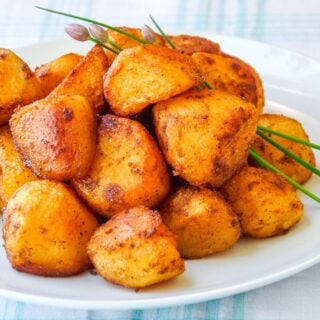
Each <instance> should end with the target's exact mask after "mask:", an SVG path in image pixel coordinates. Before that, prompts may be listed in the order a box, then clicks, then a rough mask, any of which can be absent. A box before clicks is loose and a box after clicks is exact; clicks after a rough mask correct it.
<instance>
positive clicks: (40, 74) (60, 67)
mask: <svg viewBox="0 0 320 320" xmlns="http://www.w3.org/2000/svg"><path fill="white" fill-rule="evenodd" d="M81 58H82V56H80V55H79V54H75V53H67V54H64V55H62V56H61V57H59V58H57V59H54V60H52V61H50V62H48V63H46V64H43V65H41V66H40V67H37V68H36V69H35V72H34V73H35V76H36V77H37V79H38V80H39V82H40V84H41V88H42V90H43V91H44V93H45V95H46V96H47V95H48V94H49V93H50V92H51V91H52V90H53V89H54V88H55V87H57V86H58V84H60V83H61V82H62V80H63V79H64V78H65V77H66V76H67V75H68V74H69V72H70V71H71V70H72V69H73V68H74V67H75V66H76V65H77V64H78V63H79V61H80V59H81Z"/></svg>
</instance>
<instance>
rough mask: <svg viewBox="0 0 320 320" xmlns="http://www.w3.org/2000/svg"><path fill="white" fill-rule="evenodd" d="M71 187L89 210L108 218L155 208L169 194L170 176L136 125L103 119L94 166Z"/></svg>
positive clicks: (108, 117)
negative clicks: (125, 211)
mask: <svg viewBox="0 0 320 320" xmlns="http://www.w3.org/2000/svg"><path fill="white" fill-rule="evenodd" d="M73 186H74V187H75V189H76V191H77V192H78V194H79V195H80V196H81V197H82V198H83V199H84V200H85V201H86V202H87V203H88V205H89V206H90V207H91V208H93V209H94V210H95V211H96V212H98V213H100V214H101V215H103V216H106V217H111V216H112V215H114V214H115V213H117V212H119V211H121V210H124V209H128V208H131V207H134V206H138V205H144V206H146V207H154V206H156V205H158V204H159V203H160V202H161V201H162V200H163V199H164V197H165V196H166V195H167V194H168V192H169V189H170V176H169V173H168V171H167V167H166V164H165V162H164V160H163V157H162V155H161V153H160V151H159V149H158V147H157V145H156V143H155V142H154V140H153V139H152V137H151V136H150V134H149V133H148V131H147V130H146V129H145V128H144V127H143V126H142V125H141V124H140V123H139V122H137V121H134V120H130V119H125V118H120V117H117V116H113V115H105V116H103V117H102V118H101V123H100V126H99V128H98V146H97V152H96V157H95V160H94V162H93V165H92V167H91V169H90V171H89V172H88V173H87V175H86V176H85V177H83V178H81V179H76V180H73Z"/></svg>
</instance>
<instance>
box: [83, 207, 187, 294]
mask: <svg viewBox="0 0 320 320" xmlns="http://www.w3.org/2000/svg"><path fill="white" fill-rule="evenodd" d="M88 253H89V256H90V258H91V261H92V263H93V265H94V266H95V268H96V270H97V272H98V273H99V274H100V275H101V276H102V277H103V278H104V279H106V280H108V281H111V282H113V283H116V284H119V285H122V286H125V287H129V288H134V289H139V288H144V287H147V286H150V285H153V284H155V283H158V282H162V281H166V280H169V279H171V278H173V277H176V276H177V275H179V274H181V273H182V272H183V271H184V262H183V260H182V259H181V257H180V254H179V252H178V250H177V242H176V239H175V236H174V235H173V234H172V232H170V231H169V230H168V228H167V227H166V226H165V225H164V224H163V222H162V221H161V217H160V215H159V214H158V213H157V212H155V211H151V210H148V209H146V208H144V207H136V208H132V209H129V210H126V211H123V212H121V213H119V214H117V215H115V216H114V217H112V218H111V219H110V220H109V221H108V222H106V223H105V224H104V225H102V226H101V227H100V228H99V229H98V230H97V231H96V232H95V233H94V235H93V236H92V238H91V240H90V242H89V244H88Z"/></svg>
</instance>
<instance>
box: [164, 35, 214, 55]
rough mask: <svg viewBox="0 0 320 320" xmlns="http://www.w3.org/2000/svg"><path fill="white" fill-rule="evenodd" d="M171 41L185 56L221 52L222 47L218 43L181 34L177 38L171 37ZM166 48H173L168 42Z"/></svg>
mask: <svg viewBox="0 0 320 320" xmlns="http://www.w3.org/2000/svg"><path fill="white" fill-rule="evenodd" d="M169 39H170V40H171V42H172V43H173V44H174V46H175V47H176V49H177V50H179V51H180V52H181V53H184V54H188V55H192V54H193V53H195V52H208V53H219V52H220V45H219V44H218V43H216V42H213V41H211V40H208V39H206V38H203V37H198V36H190V35H187V34H180V35H177V36H169ZM166 46H167V47H169V48H171V46H170V45H169V44H168V43H167V42H166Z"/></svg>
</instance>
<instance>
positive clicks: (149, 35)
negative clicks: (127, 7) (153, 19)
mask: <svg viewBox="0 0 320 320" xmlns="http://www.w3.org/2000/svg"><path fill="white" fill-rule="evenodd" d="M141 33H142V36H143V38H144V40H146V41H147V42H149V43H153V42H155V40H156V34H155V32H154V31H153V30H152V29H151V28H150V27H149V26H148V25H147V24H144V25H143V26H142V27H141Z"/></svg>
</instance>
